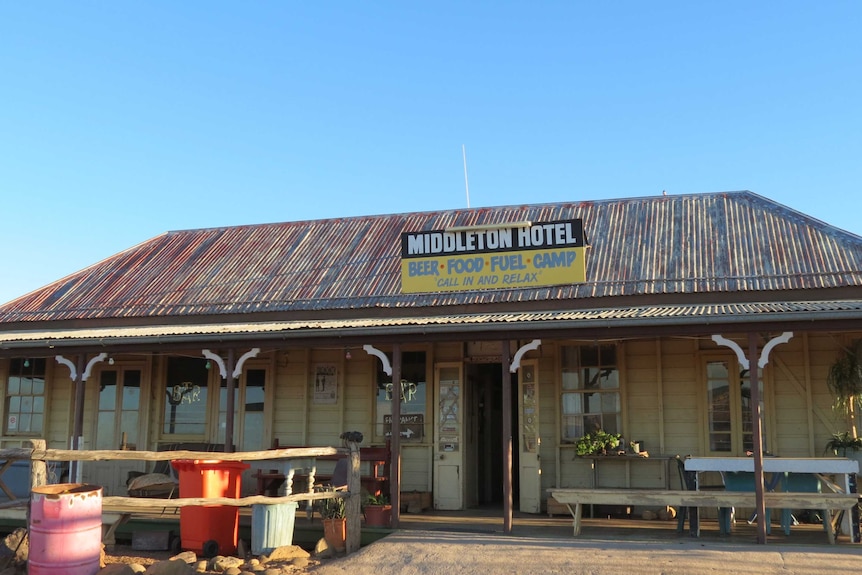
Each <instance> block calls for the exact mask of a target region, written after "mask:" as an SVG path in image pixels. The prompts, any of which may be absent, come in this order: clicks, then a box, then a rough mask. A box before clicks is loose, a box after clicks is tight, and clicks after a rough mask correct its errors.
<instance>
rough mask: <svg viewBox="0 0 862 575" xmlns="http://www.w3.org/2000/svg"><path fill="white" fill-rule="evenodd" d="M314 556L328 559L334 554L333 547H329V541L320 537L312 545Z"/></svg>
mask: <svg viewBox="0 0 862 575" xmlns="http://www.w3.org/2000/svg"><path fill="white" fill-rule="evenodd" d="M314 556H315V557H320V558H323V559H328V558H329V557H334V556H335V549H333V548H332V547H330V545H329V543H327V542H326V539H324V538H323V537H321V538H320V540H319V541H318V542H317V545H315V546H314Z"/></svg>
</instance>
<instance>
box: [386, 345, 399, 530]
mask: <svg viewBox="0 0 862 575" xmlns="http://www.w3.org/2000/svg"><path fill="white" fill-rule="evenodd" d="M389 503H391V504H392V528H393V529H398V523H399V521H400V520H401V346H400V345H398V344H397V343H396V344H395V345H393V346H392V435H391V437H390V438H389Z"/></svg>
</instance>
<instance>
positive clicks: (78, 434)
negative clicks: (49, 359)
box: [69, 355, 87, 483]
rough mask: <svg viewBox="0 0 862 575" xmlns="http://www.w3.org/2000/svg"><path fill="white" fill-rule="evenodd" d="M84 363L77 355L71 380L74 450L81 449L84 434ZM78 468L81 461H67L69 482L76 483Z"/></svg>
mask: <svg viewBox="0 0 862 575" xmlns="http://www.w3.org/2000/svg"><path fill="white" fill-rule="evenodd" d="M85 365H86V363H85V358H84V356H83V355H79V356H78V365H77V372H78V373H77V374H76V375H75V381H73V382H72V383H73V384H74V385H75V418H74V425H73V428H72V449H74V450H76V451H80V450H81V449H82V445H81V438H82V437H83V435H84V391H85V388H84V386H85V385H86V383H87V382H86V381H84V367H85ZM80 469H81V461H71V462H69V483H77V481H78V476H79V475H80V474H81V473H80Z"/></svg>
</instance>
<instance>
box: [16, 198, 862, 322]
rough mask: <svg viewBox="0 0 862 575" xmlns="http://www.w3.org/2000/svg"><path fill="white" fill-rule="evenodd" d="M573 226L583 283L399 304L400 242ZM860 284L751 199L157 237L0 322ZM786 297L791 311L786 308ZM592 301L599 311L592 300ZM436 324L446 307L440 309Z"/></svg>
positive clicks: (833, 251) (853, 258) (818, 232)
mask: <svg viewBox="0 0 862 575" xmlns="http://www.w3.org/2000/svg"><path fill="white" fill-rule="evenodd" d="M576 218H580V219H582V220H583V222H584V228H585V231H586V234H587V237H588V243H589V245H590V248H589V250H588V252H587V258H586V266H587V282H586V283H583V284H574V285H560V286H552V287H544V288H532V289H496V290H485V291H480V290H476V291H464V292H445V293H423V294H402V293H401V281H400V234H401V233H402V232H405V231H419V230H435V229H444V228H447V227H452V226H467V225H476V224H488V223H503V222H506V223H510V222H518V221H523V220H530V221H534V222H536V221H551V220H561V219H576ZM848 286H850V287H860V286H862V238H860V237H859V236H856V235H854V234H851V233H849V232H846V231H843V230H840V229H838V228H835V227H832V226H829V225H826V224H824V223H822V222H820V221H818V220H816V219H814V218H811V217H808V216H806V215H804V214H801V213H799V212H796V211H794V210H792V209H790V208H787V207H785V206H782V205H780V204H777V203H775V202H773V201H771V200H768V199H766V198H763V197H761V196H758V195H756V194H753V193H751V192H728V193H713V194H692V195H677V196H658V197H649V198H631V199H620V200H600V201H584V202H568V203H556V204H540V205H523V206H505V207H493V208H472V209H462V210H450V211H436V212H421V213H409V214H392V215H383V216H367V217H354V218H341V219H328V220H317V221H305V222H287V223H273V224H261V225H251V226H236V227H224V228H211V229H199V230H187V231H175V232H168V233H165V234H162V235H160V236H157V237H155V238H152V239H150V240H148V241H146V242H143V243H141V244H139V245H137V246H134V247H132V248H129V249H128V250H126V251H123V252H121V253H119V254H117V255H115V256H112V257H110V258H108V259H106V260H103V261H101V262H99V263H96V264H94V265H92V266H90V267H88V268H86V269H84V270H81V271H80V272H77V273H75V274H72V275H70V276H68V277H65V278H63V279H61V280H58V281H57V282H54V283H52V284H50V285H48V286H46V287H44V288H41V289H39V290H36V291H34V292H32V293H30V294H27V295H25V296H23V297H21V298H18V299H16V300H13V301H12V302H9V303H8V304H6V305H4V306H2V307H0V324H3V323H5V324H10V323H18V322H46V321H47V322H49V321H63V320H101V319H111V318H132V319H133V318H167V317H176V316H213V315H214V316H217V315H222V314H254V313H258V312H294V311H304V312H317V311H323V310H362V309H381V308H398V309H402V310H403V311H404V312H405V314H407V313H409V311H408V310H410V309H413V310H414V313H415V312H416V310H418V309H421V308H426V307H442V308H445V307H447V306H454V305H472V304H492V303H500V304H508V303H518V302H543V301H555V302H557V303H559V300H575V299H578V300H582V299H585V298H593V299H597V298H610V297H616V296H637V295H649V294H657V295H659V294H662V295H665V294H696V293H706V294H720V293H729V292H751V296H752V299H753V300H754V299H756V295H755V293H756V292H760V291H774V290H787V291H790V290H794V291H796V290H809V289H814V288H839V287H848ZM794 298H796V299H799V298H798V297H797V296H794ZM596 303H598V302H596ZM441 311H442V312H443V313H445V309H443V310H441Z"/></svg>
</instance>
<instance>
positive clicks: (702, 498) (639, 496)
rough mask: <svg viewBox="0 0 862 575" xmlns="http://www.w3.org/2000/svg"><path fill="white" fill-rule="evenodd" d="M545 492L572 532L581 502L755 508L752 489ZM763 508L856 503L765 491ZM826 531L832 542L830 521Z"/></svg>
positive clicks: (849, 497) (841, 496)
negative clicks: (563, 512)
mask: <svg viewBox="0 0 862 575" xmlns="http://www.w3.org/2000/svg"><path fill="white" fill-rule="evenodd" d="M548 493H549V494H550V495H551V496H552V497H553V498H554V499H555V500H556V501H557V502H559V503H561V504H563V505H565V506H566V508H567V509H568V510H569V513H571V514H572V518H573V526H574V534H575V535H580V533H581V511H582V507H583V506H584V505H642V506H657V507H664V506H671V507H755V506H756V505H757V504H756V501H755V495H756V494H755V493H754V492H753V491H684V490H665V489H577V488H552V489H548ZM763 498H764V500H765V502H766V507H767V508H771V509H827V510H830V511H834V510H842V509H850V508H851V507H853V506H854V505H856V504H857V503H858V502H859V496H858V495H857V494H852V493H851V494H846V493H801V492H767V493H764V494H763ZM826 524H827V528H826V534H827V537H828V538H829V542H830V543H835V532H834V528H833V526H832V522H831V521H827V522H826ZM692 535H695V536H698V535H700V532H699V526H698V523H697V522H696V521H695V522H692Z"/></svg>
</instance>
